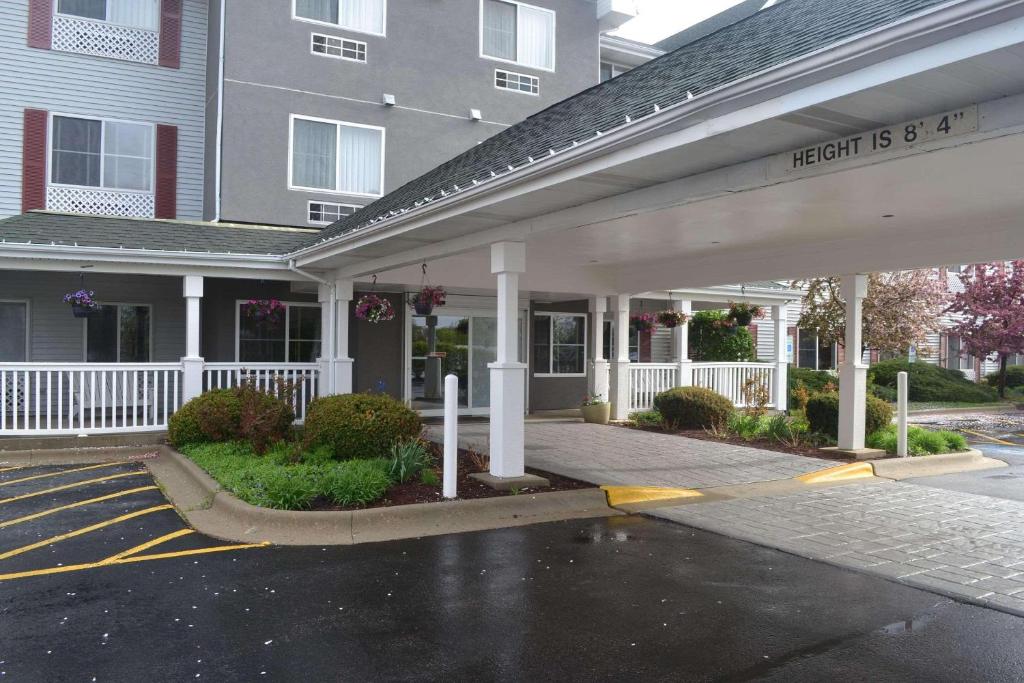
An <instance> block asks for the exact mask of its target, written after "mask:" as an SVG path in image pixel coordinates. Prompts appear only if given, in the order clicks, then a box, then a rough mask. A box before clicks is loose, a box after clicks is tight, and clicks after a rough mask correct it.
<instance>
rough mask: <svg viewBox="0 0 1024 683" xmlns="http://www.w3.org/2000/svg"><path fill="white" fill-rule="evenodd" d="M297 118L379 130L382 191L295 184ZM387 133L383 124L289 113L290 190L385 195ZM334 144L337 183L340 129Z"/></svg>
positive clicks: (338, 177)
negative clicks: (372, 124) (359, 190)
mask: <svg viewBox="0 0 1024 683" xmlns="http://www.w3.org/2000/svg"><path fill="white" fill-rule="evenodd" d="M296 119H301V120H303V121H315V122H317V123H333V124H334V125H336V126H349V127H351V128H369V129H371V130H379V131H380V192H378V193H376V194H373V193H366V192H345V191H344V190H338V189H337V188H335V189H333V190H326V189H324V188H322V187H303V186H302V185H296V184H294V183H293V182H292V172H293V170H294V166H295V163H294V159H293V158H292V155H293V153H294V150H293V145H292V143H293V142H294V138H295V120H296ZM387 134H388V133H387V129H386V128H384V127H383V126H370V125H367V124H365V123H352V122H351V121H337V120H335V119H322V118H319V117H316V116H306V115H304V114H289V115H288V189H289V190H296V191H299V192H317V193H320V194H330V195H341V196H345V197H383V196H384V166H385V163H386V161H385V157H384V154H385V152H386V150H387V146H386V144H385V143H386V138H387ZM334 145H335V149H334V163H335V164H336V167H335V174H334V181H335V183H337V182H338V180H339V179H340V178H341V131H338V135H336V136H334ZM306 215H307V216H308V215H309V214H306Z"/></svg>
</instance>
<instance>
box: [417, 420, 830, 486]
mask: <svg viewBox="0 0 1024 683" xmlns="http://www.w3.org/2000/svg"><path fill="white" fill-rule="evenodd" d="M433 429H434V433H435V434H440V427H434V428H433ZM487 436H488V425H487V423H486V422H470V423H464V424H460V425H459V442H460V444H462V445H463V446H464V447H471V448H473V449H475V450H477V451H481V452H486V451H487ZM526 464H527V466H529V467H534V468H536V469H539V470H545V471H547V472H553V473H555V474H561V475H562V476H566V477H573V478H575V479H581V480H583V481H589V482H591V483H594V484H619V485H631V486H674V487H682V488H708V487H712V486H726V485H730V484H752V483H754V482H759V481H773V480H776V479H791V478H792V477H795V476H797V475H800V474H805V473H807V472H815V471H817V470H821V469H825V468H827V467H832V466H834V465H835V464H836V463H834V462H831V461H828V460H821V459H817V458H807V457H804V456H800V455H790V454H788V453H778V452H776V451H766V450H762V449H759V448H748V447H745V446H734V445H731V444H723V443H714V442H712V441H701V440H699V439H687V438H684V437H679V436H673V435H670V434H658V433H655V432H643V431H639V430H636V429H626V428H624V427H615V426H604V425H594V424H587V423H585V422H581V421H579V420H527V422H526Z"/></svg>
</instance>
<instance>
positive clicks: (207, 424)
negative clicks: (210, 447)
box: [167, 389, 242, 447]
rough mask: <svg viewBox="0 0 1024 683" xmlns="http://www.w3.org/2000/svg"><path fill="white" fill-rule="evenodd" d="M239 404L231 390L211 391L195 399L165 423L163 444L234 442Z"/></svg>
mask: <svg viewBox="0 0 1024 683" xmlns="http://www.w3.org/2000/svg"><path fill="white" fill-rule="evenodd" d="M241 416H242V404H241V401H239V399H238V396H237V394H236V393H235V391H234V390H233V389H214V390H212V391H207V392H206V393H203V394H200V395H199V396H196V397H195V398H193V399H192V400H190V401H188V402H187V403H185V405H183V406H182V407H181V408H179V409H178V410H177V412H175V413H174V414H173V415H171V419H170V420H168V422H167V440H168V441H170V442H171V445H173V446H175V447H181V446H184V445H186V444H193V443H209V442H217V441H232V440H234V439H237V438H238V429H239V422H240V420H241Z"/></svg>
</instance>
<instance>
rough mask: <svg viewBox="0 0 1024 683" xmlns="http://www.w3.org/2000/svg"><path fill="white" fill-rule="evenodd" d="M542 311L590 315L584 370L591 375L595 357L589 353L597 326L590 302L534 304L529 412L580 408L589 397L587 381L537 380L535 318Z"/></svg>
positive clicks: (568, 378)
mask: <svg viewBox="0 0 1024 683" xmlns="http://www.w3.org/2000/svg"><path fill="white" fill-rule="evenodd" d="M539 311H555V312H558V313H587V358H588V362H587V363H586V364H585V365H584V367H585V368H586V369H587V371H588V372H589V368H590V362H589V359H590V358H591V356H592V353H591V350H590V337H591V334H590V326H591V325H593V324H594V319H593V318H594V316H593V315H592V314H590V313H588V311H589V303H588V302H587V301H559V302H555V303H551V304H538V303H533V304H531V306H530V346H529V355H528V358H529V361H528V362H529V365H530V369H529V373H530V374H529V380H530V406H529V410H530V412H533V411H535V410H560V409H563V408H578V407H579V405H580V403H581V402H582V401H583V397H584V396H586V394H587V378H586V377H537V376H536V375H535V373H536V368H535V367H534V363H533V341H534V337H533V335H534V333H535V330H536V325H535V324H534V323H533V314H534V313H536V312H539Z"/></svg>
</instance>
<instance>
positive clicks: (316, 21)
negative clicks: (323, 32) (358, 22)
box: [292, 0, 388, 38]
mask: <svg viewBox="0 0 1024 683" xmlns="http://www.w3.org/2000/svg"><path fill="white" fill-rule="evenodd" d="M335 2H339V0H335ZM382 2H383V3H384V8H383V10H382V11H383V14H384V16H383V17H382V20H381V29H382V30H381V32H380V33H374V32H373V31H363V30H361V29H358V28H351V27H349V26H345V25H344V24H342V23H340V17H341V10H340V9H339V11H338V17H339V23H337V24H332V23H331V22H329V21H320V20H319V19H307V18H306V17H300V16H298V15H297V14H295V0H292V20H293V21H304V22H306V23H307V24H316V25H317V26H331V27H332V28H339V29H343V30H345V31H352V32H353V33H362V34H363V35H367V36H380V37H381V38H386V37H387V35H388V0H382Z"/></svg>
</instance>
